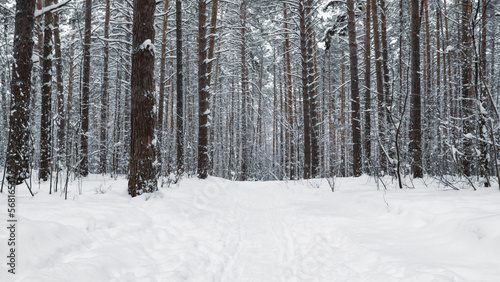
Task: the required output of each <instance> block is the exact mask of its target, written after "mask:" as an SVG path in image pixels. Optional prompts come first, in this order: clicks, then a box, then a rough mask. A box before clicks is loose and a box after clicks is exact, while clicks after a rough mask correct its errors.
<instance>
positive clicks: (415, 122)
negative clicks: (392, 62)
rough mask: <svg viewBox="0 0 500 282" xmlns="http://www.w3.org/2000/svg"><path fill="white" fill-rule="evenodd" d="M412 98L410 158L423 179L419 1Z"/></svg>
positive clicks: (414, 27) (412, 36)
mask: <svg viewBox="0 0 500 282" xmlns="http://www.w3.org/2000/svg"><path fill="white" fill-rule="evenodd" d="M411 4H412V5H411V26H410V29H411V31H410V41H411V96H410V144H409V149H410V157H411V170H412V172H413V177H414V178H422V177H423V171H422V127H421V119H422V116H421V97H420V93H421V92H420V17H419V7H418V6H419V0H412V2H411Z"/></svg>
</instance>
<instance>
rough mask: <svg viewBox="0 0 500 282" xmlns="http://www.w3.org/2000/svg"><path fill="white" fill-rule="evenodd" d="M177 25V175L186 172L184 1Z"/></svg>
mask: <svg viewBox="0 0 500 282" xmlns="http://www.w3.org/2000/svg"><path fill="white" fill-rule="evenodd" d="M175 17H176V19H175V23H176V31H175V35H176V56H177V128H176V143H177V175H178V176H179V177H180V175H181V174H182V173H183V172H184V105H183V104H184V103H183V99H184V93H183V83H184V74H183V70H182V64H183V62H182V0H177V1H176V4H175Z"/></svg>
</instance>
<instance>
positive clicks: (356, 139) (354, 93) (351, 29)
mask: <svg viewBox="0 0 500 282" xmlns="http://www.w3.org/2000/svg"><path fill="white" fill-rule="evenodd" d="M347 17H348V19H349V21H348V23H347V30H348V34H349V63H350V69H351V111H352V113H351V125H352V154H353V160H352V172H353V175H354V176H360V175H361V174H362V171H361V168H362V165H361V155H362V152H361V128H360V127H361V123H360V119H361V114H360V98H359V76H358V44H357V42H356V25H355V23H354V3H353V0H347Z"/></svg>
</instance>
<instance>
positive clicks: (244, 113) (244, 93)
mask: <svg viewBox="0 0 500 282" xmlns="http://www.w3.org/2000/svg"><path fill="white" fill-rule="evenodd" d="M240 21H241V129H240V140H241V141H240V142H241V180H243V181H244V180H247V177H248V171H247V165H248V159H249V156H248V142H247V127H248V115H249V110H248V108H247V107H248V105H247V104H248V98H249V95H250V93H248V68H247V65H246V37H245V32H246V22H247V4H246V3H245V1H243V3H242V4H241V7H240Z"/></svg>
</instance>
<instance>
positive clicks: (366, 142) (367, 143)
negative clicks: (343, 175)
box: [363, 0, 372, 172]
mask: <svg viewBox="0 0 500 282" xmlns="http://www.w3.org/2000/svg"><path fill="white" fill-rule="evenodd" d="M370 10H371V0H367V1H366V6H365V13H366V15H365V19H364V23H365V35H364V38H363V43H364V44H363V47H364V49H365V50H364V61H365V74H364V80H365V115H364V117H365V124H364V135H363V147H364V151H365V168H368V166H369V161H370V159H371V151H372V143H371V126H372V125H371V122H372V121H371V58H370V56H371V49H370V29H371V27H370V26H371V25H370V23H371V19H370V18H371V13H370V12H371V11H370ZM366 172H368V169H366Z"/></svg>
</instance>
